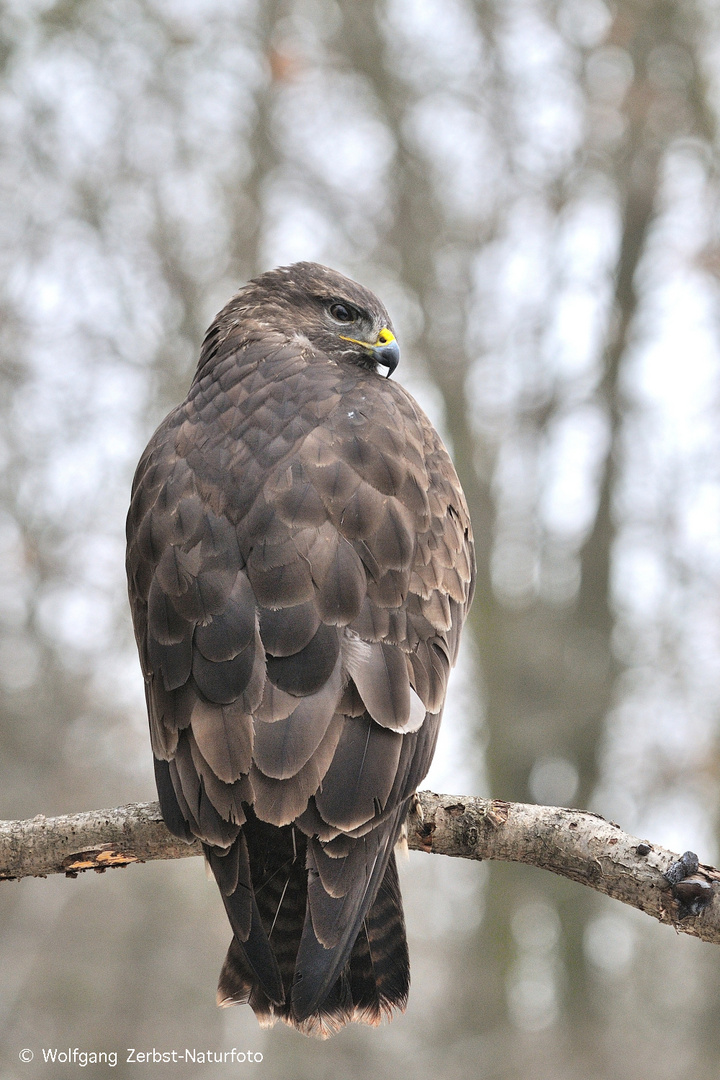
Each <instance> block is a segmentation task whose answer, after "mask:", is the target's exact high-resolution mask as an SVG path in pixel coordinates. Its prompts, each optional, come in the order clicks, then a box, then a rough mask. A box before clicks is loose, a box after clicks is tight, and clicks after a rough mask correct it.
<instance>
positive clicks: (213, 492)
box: [127, 263, 474, 1036]
mask: <svg viewBox="0 0 720 1080" xmlns="http://www.w3.org/2000/svg"><path fill="white" fill-rule="evenodd" d="M397 359H398V352H397V346H396V344H395V341H394V337H393V334H392V328H391V324H390V321H389V318H388V315H387V313H386V311H385V309H384V308H383V306H382V305H381V304H380V303H379V301H378V300H377V299H376V298H375V297H374V296H373V295H372V294H371V293H369V292H368V291H367V290H365V289H363V288H361V286H359V285H357V284H355V283H354V282H352V281H349V280H348V279H347V278H345V277H343V276H342V275H340V274H338V273H335V272H334V271H332V270H328V269H326V268H325V267H322V266H318V265H316V264H313V263H298V264H296V265H294V266H289V267H283V268H280V269H278V270H273V271H271V272H270V273H267V274H263V275H262V276H261V277H259V278H257V279H256V280H255V281H252V282H250V284H249V285H247V286H246V287H245V288H244V289H241V290H240V292H239V293H238V294H237V295H236V296H235V297H234V298H233V299H232V300H231V301H230V303H229V304H228V305H227V307H226V308H225V309H224V310H223V311H222V312H221V313H220V314H219V315H218V317H217V319H216V320H215V322H214V323H213V325H212V326H211V328H210V330H209V331H208V334H207V337H206V339H205V342H204V344H203V348H202V352H201V355H200V362H199V365H198V370H197V373H196V375H195V379H194V381H193V383H192V386H191V387H190V391H189V393H188V396H187V399H186V400H185V401H184V402H183V404H182V405H180V406H178V408H176V409H174V410H173V412H171V413H170V415H169V416H168V417H167V418H166V420H165V421H164V422H163V423H162V424H161V425H160V427H159V428H158V430H157V432H156V433H155V435H154V436H153V438H152V439H151V441H150V444H149V446H148V448H147V449H146V451H145V453H144V454H143V456H142V459H141V461H140V464H139V466H138V469H137V473H136V476H135V482H134V485H133V496H132V504H131V507H130V513H129V515H128V526H127V529H128V558H127V569H128V580H129V589H130V601H131V606H132V613H133V619H134V623H135V633H136V637H137V642H138V649H139V652H140V660H141V664H142V669H143V674H144V677H145V687H146V695H147V703H148V713H149V718H150V733H151V739H152V747H153V753H154V756H155V773H156V777H157V785H158V793H159V796H160V805H161V807H162V812H163V816H164V818H165V821H166V822H167V825H168V828H169V829H170V830H171V831H172V832H173V833H175V834H176V835H178V836H183V837H186V838H188V839H189V838H190V837H193V836H197V837H200V839H201V840H202V841H203V843H204V846H205V852H206V855H207V858H208V861H209V863H210V866H211V868H212V871H213V874H214V875H215V878H216V880H217V883H218V886H219V888H220V892H221V895H222V898H223V901H224V904H225V908H226V910H227V914H228V918H229V920H230V924H231V926H232V929H233V934H234V936H233V940H232V942H231V945H230V949H229V951H228V954H227V958H226V960H225V964H224V966H223V970H222V973H221V975H220V984H219V988H218V1001H219V1003H220V1004H222V1005H229V1004H233V1003H236V1002H248V1001H249V1003H250V1004H251V1006H252V1007H253V1009H254V1010H255V1012H256V1013H257V1015H258V1017H259V1019H260V1021H261V1023H273V1022H274V1021H275V1019H276V1018H280V1019H282V1020H284V1021H286V1022H287V1023H289V1024H291V1025H293V1026H294V1027H296V1028H298V1029H299V1030H301V1031H303V1032H306V1033H308V1034H314V1035H321V1036H325V1035H328V1034H331V1033H332V1032H333V1031H334V1030H336V1029H337V1028H339V1027H341V1026H342V1025H343V1024H345V1023H347V1022H348V1021H349V1020H360V1021H363V1022H366V1023H371V1024H375V1023H378V1022H379V1021H380V1019H381V1018H382V1016H383V1015H384V1014H389V1013H390V1012H391V1010H392V1009H393V1008H395V1007H397V1008H400V1009H402V1008H404V1006H405V1002H406V1000H407V992H408V985H409V967H408V956H407V945H406V942H405V928H404V921H403V913H402V903H401V899H400V892H399V887H398V881H397V870H396V867H395V860H394V855H393V847H394V845H395V843H396V841H397V839H398V837H399V835H400V831H401V829H402V825H403V822H404V819H405V815H406V813H407V808H408V805H409V801H410V799H411V797H412V795H413V793H414V792H415V790H416V787H417V785H418V784H419V782H420V781H421V780H422V778H423V777H424V776H425V774H426V772H427V770H428V767H429V765H430V761H431V759H432V755H433V751H434V748H435V740H436V737H437V732H438V727H439V724H440V716H441V713H442V708H443V702H444V699H445V691H446V686H447V678H448V674H449V672H450V668H451V667H452V665H453V664H454V662H455V659H456V656H457V650H458V642H459V636H460V630H461V627H462V623H463V620H464V618H465V615H466V613H467V609H468V606H469V604H470V601H471V598H472V590H473V581H474V562H473V546H472V533H471V528H470V521H469V517H468V511H467V507H466V504H465V499H464V498H463V494H462V491H461V488H460V484H459V482H458V479H457V476H456V474H455V470H454V469H453V466H452V463H451V462H450V459H449V457H448V455H447V452H446V451H445V448H444V447H443V445H442V443H441V441H440V439H439V437H438V435H437V433H436V432H435V431H434V429H433V427H432V425H431V424H430V422H429V420H428V419H427V417H426V416H425V415H424V413H423V412H422V410H421V409H420V408H419V407H418V405H417V404H416V403H415V402H414V401H413V399H412V398H411V397H410V395H409V394H408V393H407V392H406V391H405V390H403V389H402V388H401V387H400V386H398V385H397V384H395V383H392V382H389V381H387V380H386V379H385V378H383V377H382V376H381V374H380V373H379V372H378V370H377V369H378V366H384V367H387V368H388V369H389V370H388V374H390V373H391V371H392V369H393V368H394V367H395V365H396V363H397Z"/></svg>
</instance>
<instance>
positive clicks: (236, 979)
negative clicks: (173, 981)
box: [218, 812, 410, 1038]
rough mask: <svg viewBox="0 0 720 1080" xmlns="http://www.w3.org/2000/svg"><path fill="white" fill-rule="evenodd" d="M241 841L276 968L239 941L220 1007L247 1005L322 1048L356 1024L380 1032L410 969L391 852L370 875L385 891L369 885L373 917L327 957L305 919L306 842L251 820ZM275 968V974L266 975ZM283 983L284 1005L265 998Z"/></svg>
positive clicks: (289, 830)
mask: <svg viewBox="0 0 720 1080" xmlns="http://www.w3.org/2000/svg"><path fill="white" fill-rule="evenodd" d="M270 833H271V834H272V835H270ZM243 834H244V835H245V836H246V839H247V846H248V852H249V860H250V868H251V875H252V886H253V892H254V895H255V901H256V910H257V912H258V916H259V920H260V923H261V927H260V929H261V931H262V936H263V939H264V941H265V942H267V943H268V944H269V952H270V955H271V957H272V961H271V962H270V961H269V960H268V957H267V953H265V954H264V958H263V951H262V950H261V949H258V946H257V941H255V942H252V941H251V940H250V939H248V940H247V941H245V942H242V941H240V940H239V939H238V936H237V935H236V936H235V937H234V938H233V940H232V942H231V944H230V948H229V949H228V953H227V956H226V958H225V963H224V965H223V968H222V971H221V973H220V981H219V985H218V1004H220V1005H234V1004H242V1003H249V1004H250V1006H251V1007H252V1008H253V1010H254V1011H255V1013H256V1015H257V1018H258V1020H259V1022H260V1023H261V1024H262V1025H264V1026H270V1025H272V1024H274V1023H275V1022H276V1020H283V1021H284V1022H285V1023H287V1024H289V1025H290V1026H292V1027H294V1028H296V1029H297V1030H299V1031H301V1032H303V1033H304V1034H307V1035H315V1036H318V1037H320V1038H327V1037H328V1036H330V1035H332V1034H333V1033H334V1032H335V1031H337V1030H338V1029H339V1028H341V1027H343V1026H344V1025H345V1024H347V1023H348V1022H349V1021H351V1020H355V1021H360V1022H362V1023H366V1024H379V1023H380V1022H381V1020H382V1019H383V1017H384V1016H388V1015H389V1014H390V1013H391V1012H392V1010H393V1009H401V1010H402V1009H404V1008H405V1005H406V1002H407V995H408V987H409V980H410V975H409V960H408V950H407V942H406V939H405V922H404V918H403V913H402V900H401V896H400V889H399V885H398V877H397V868H396V865H395V858H394V855H393V853H392V847H390V851H389V853H387V854H385V853H384V857H383V858H382V859H378V861H377V864H376V866H375V868H374V869H375V872H376V875H377V876H378V877H379V878H380V884H379V886H378V885H377V883H376V882H375V881H372V880H371V881H369V882H368V889H367V898H368V901H369V900H370V899H371V898H372V896H373V893H374V892H376V893H377V894H376V895H375V896H374V899H372V903H370V905H369V910H367V911H363V910H362V909H359V911H358V916H359V926H355V925H352V926H351V927H348V933H347V934H345V935H343V941H342V942H340V943H339V944H338V946H336V947H335V948H333V949H326V948H324V947H323V946H322V945H320V943H319V942H318V941H317V938H316V937H315V934H314V933H313V931H312V921H311V918H310V914H309V910H308V893H307V888H308V886H307V879H308V871H307V869H306V858H307V852H306V846H307V841H306V838H305V837H304V836H303V834H302V833H301V832H300V831H299V830H298V829H295V828H294V827H293V826H291V825H289V826H284V827H283V828H280V829H278V828H277V827H274V826H269V825H266V824H265V823H264V822H261V821H258V819H257V818H255V817H254V815H252V812H250V815H249V819H248V822H247V823H246V825H244V826H243ZM270 841H271V842H270ZM373 876H375V875H373V874H371V875H370V877H371V878H372V877H373ZM254 924H255V919H253V925H254ZM251 937H252V934H251ZM353 938H354V940H353ZM301 942H302V943H303V944H302V948H301ZM308 945H310V947H309V948H308ZM299 953H300V954H301V955H299ZM251 954H252V955H251ZM302 954H304V956H305V964H304V965H303V955H302ZM308 960H311V963H310V966H309V967H308V964H307V961H308ZM270 963H272V966H274V967H275V973H273V972H271V971H270V970H268V965H269V964H270ZM303 966H304V970H302V969H303ZM298 973H299V974H300V975H308V976H309V981H308V982H307V983H306V987H307V990H306V992H305V994H302V993H299V988H300V987H303V982H304V981H305V980H304V979H301V980H300V981H298V978H297V976H298ZM280 983H281V984H282V995H281V994H279V993H278V992H272V991H271V992H270V993H269V992H268V991H269V990H270V988H271V987H273V988H274V989H275V990H276V991H277V989H279V984H280ZM303 989H305V988H304V987H303Z"/></svg>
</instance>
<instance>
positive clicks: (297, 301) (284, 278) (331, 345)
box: [239, 262, 400, 377]
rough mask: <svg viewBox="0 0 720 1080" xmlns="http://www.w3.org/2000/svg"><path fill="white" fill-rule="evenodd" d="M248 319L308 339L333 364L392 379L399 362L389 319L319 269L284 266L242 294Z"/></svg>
mask: <svg viewBox="0 0 720 1080" xmlns="http://www.w3.org/2000/svg"><path fill="white" fill-rule="evenodd" d="M239 296H240V297H242V301H243V309H244V314H245V315H246V316H249V317H251V318H253V319H255V320H257V321H258V322H260V323H262V325H263V328H265V329H270V330H276V331H281V332H282V333H283V334H285V335H287V336H289V337H299V338H307V340H308V341H309V342H310V344H311V345H312V346H313V348H315V349H317V350H319V351H321V352H323V353H325V354H326V355H327V356H329V357H331V358H332V359H336V360H340V361H344V362H346V363H354V364H357V365H358V366H360V367H364V368H369V369H371V370H373V371H374V370H377V368H378V367H383V368H387V376H388V377H389V376H390V375H392V373H393V371H394V370H395V368H396V367H397V365H398V361H399V359H400V349H399V348H398V344H397V341H396V340H395V334H394V331H393V327H392V323H391V322H390V317H389V315H388V313H387V311H386V310H385V308H384V306H383V305H382V304H381V303H380V301H379V300H378V298H377V297H376V296H374V295H373V293H371V292H370V291H369V290H368V289H364V288H363V287H362V285H358V284H357V282H355V281H351V279H350V278H347V277H344V275H343V274H339V273H338V272H337V271H336V270H330V269H328V267H326V266H320V265H319V263H310V262H300V263H294V264H293V265H292V266H281V267H278V268H277V269H276V270H270V271H268V273H266V274H262V275H261V276H260V277H257V278H255V279H254V280H253V281H251V282H250V284H249V285H247V286H246V287H245V289H243V290H242V291H241V293H240V294H239Z"/></svg>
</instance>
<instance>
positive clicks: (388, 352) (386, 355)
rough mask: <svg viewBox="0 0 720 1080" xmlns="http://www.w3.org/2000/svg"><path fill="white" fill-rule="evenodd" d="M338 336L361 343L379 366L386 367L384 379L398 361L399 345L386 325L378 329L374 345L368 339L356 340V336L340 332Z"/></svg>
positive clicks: (389, 374)
mask: <svg viewBox="0 0 720 1080" xmlns="http://www.w3.org/2000/svg"><path fill="white" fill-rule="evenodd" d="M340 337H341V338H342V339H343V341H351V342H352V343H353V345H362V347H363V349H367V350H368V352H369V353H371V354H372V357H373V359H374V360H375V361H376V362H377V363H378V364H380V366H381V367H386V368H387V369H388V372H387V375H386V376H385V378H386V379H389V378H390V376H391V375H392V373H393V371H394V370H395V368H396V367H397V366H398V364H399V362H400V346H399V345H398V343H397V341H396V340H395V335H394V334H393V333H392V331H391V330H388V329H387V327H385V328H383V329H382V330H381V331H380V333H379V334H378V339H377V341H376V342H375V344H374V345H373V344H372V343H371V342H369V341H358V340H357V338H350V337H345V336H344V335H343V334H340Z"/></svg>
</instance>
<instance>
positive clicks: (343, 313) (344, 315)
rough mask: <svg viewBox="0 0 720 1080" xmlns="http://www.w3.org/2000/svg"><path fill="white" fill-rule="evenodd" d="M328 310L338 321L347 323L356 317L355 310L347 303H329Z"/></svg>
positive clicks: (353, 320)
mask: <svg viewBox="0 0 720 1080" xmlns="http://www.w3.org/2000/svg"><path fill="white" fill-rule="evenodd" d="M329 311H330V314H331V315H332V317H333V319H337V321H338V322H343V323H349V322H355V320H356V319H357V311H356V310H355V308H352V307H349V306H348V305H347V304H331V305H330V308H329Z"/></svg>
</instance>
